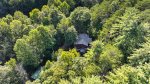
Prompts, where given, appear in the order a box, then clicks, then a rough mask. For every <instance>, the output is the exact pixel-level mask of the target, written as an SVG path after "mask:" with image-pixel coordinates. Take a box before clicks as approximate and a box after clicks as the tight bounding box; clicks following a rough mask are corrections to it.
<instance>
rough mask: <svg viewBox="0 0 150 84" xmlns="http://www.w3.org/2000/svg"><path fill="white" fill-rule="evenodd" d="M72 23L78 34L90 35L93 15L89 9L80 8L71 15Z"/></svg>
mask: <svg viewBox="0 0 150 84" xmlns="http://www.w3.org/2000/svg"><path fill="white" fill-rule="evenodd" d="M70 18H71V22H72V23H73V25H74V27H75V28H76V30H77V31H78V33H88V30H89V28H90V23H91V20H90V19H91V14H90V11H89V9H88V8H86V7H78V8H76V9H75V10H74V11H73V12H72V13H71V15H70Z"/></svg>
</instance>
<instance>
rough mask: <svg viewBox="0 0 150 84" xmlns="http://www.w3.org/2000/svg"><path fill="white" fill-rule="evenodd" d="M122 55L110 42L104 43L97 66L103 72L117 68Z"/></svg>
mask: <svg viewBox="0 0 150 84" xmlns="http://www.w3.org/2000/svg"><path fill="white" fill-rule="evenodd" d="M122 57H123V55H122V53H121V51H120V50H119V49H118V48H117V47H115V46H112V45H110V44H107V45H105V47H104V49H103V51H102V53H101V54H100V57H99V67H100V68H101V73H103V74H105V73H107V72H108V71H109V70H112V69H114V68H117V67H118V66H119V65H121V61H122Z"/></svg>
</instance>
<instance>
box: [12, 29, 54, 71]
mask: <svg viewBox="0 0 150 84" xmlns="http://www.w3.org/2000/svg"><path fill="white" fill-rule="evenodd" d="M52 29H53V27H52V26H49V27H45V26H39V27H37V28H36V29H33V30H31V31H30V32H29V35H28V36H24V37H23V38H22V39H18V40H17V41H16V44H15V46H14V51H15V53H16V56H17V58H18V59H19V60H20V62H22V63H23V65H24V67H26V68H27V69H30V68H35V67H37V66H38V64H39V63H40V62H41V61H40V59H43V57H44V51H46V50H47V49H48V50H53V46H54V45H55V38H54V35H55V30H54V29H53V30H52Z"/></svg>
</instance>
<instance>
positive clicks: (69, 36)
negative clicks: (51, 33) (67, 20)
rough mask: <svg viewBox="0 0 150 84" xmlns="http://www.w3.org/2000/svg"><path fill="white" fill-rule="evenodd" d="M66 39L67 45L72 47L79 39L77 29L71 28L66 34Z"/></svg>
mask: <svg viewBox="0 0 150 84" xmlns="http://www.w3.org/2000/svg"><path fill="white" fill-rule="evenodd" d="M64 38H65V45H72V44H73V43H74V42H75V41H76V39H77V31H76V29H75V28H74V27H73V26H72V27H69V28H68V29H67V30H66V33H65V34H64Z"/></svg>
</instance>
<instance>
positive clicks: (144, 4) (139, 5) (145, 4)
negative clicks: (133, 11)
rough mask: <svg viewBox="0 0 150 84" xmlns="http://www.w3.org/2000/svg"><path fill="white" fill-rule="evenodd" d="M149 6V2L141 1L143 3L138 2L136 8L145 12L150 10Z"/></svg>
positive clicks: (147, 0)
mask: <svg viewBox="0 0 150 84" xmlns="http://www.w3.org/2000/svg"><path fill="white" fill-rule="evenodd" d="M149 4H150V1H149V0H141V1H138V3H137V4H136V5H135V7H136V8H138V9H140V10H141V11H144V10H145V9H150V6H149Z"/></svg>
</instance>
